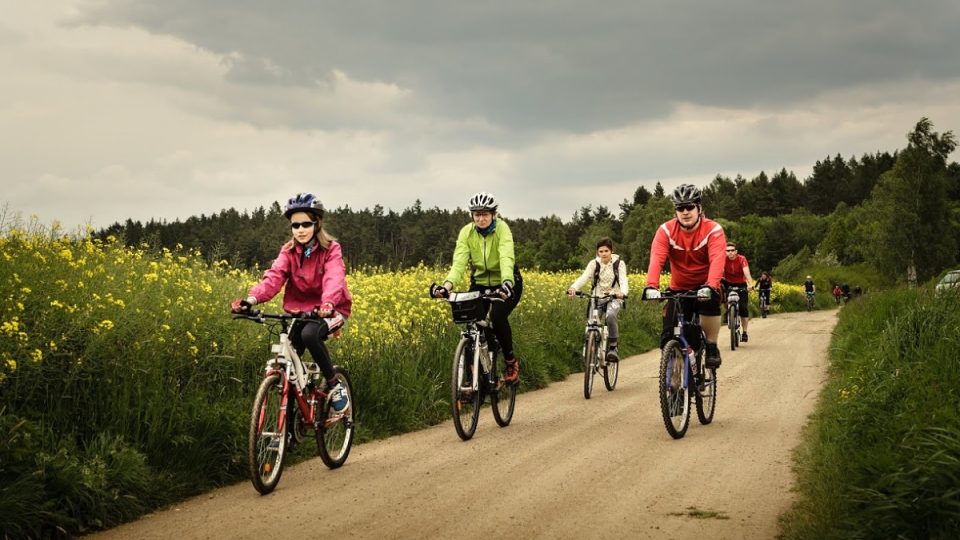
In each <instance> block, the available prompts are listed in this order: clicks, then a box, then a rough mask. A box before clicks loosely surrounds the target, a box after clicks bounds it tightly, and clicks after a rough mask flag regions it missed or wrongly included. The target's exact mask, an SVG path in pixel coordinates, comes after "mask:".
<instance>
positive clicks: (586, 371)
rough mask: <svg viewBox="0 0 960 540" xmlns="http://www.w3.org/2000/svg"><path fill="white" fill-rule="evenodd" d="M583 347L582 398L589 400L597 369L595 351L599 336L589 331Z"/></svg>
mask: <svg viewBox="0 0 960 540" xmlns="http://www.w3.org/2000/svg"><path fill="white" fill-rule="evenodd" d="M585 339H586V342H585V343H584V346H583V397H584V399H590V395H591V394H592V393H593V376H594V375H595V374H596V372H597V369H596V366H597V349H598V348H599V347H600V335H599V334H598V333H597V332H596V331H595V330H591V331H589V332H587V336H586V338H585Z"/></svg>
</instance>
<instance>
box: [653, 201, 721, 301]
mask: <svg viewBox="0 0 960 540" xmlns="http://www.w3.org/2000/svg"><path fill="white" fill-rule="evenodd" d="M726 247H727V235H726V234H724V232H723V227H721V226H720V224H719V223H717V222H715V221H713V220H710V219H707V218H705V217H702V216H701V218H700V224H699V225H698V226H697V228H696V229H694V230H692V231H689V232H688V231H685V230H683V228H682V227H681V226H680V221H679V220H677V218H673V219H671V220H670V221H668V222H666V223H664V224H663V225H661V226H660V228H659V229H657V234H656V235H654V237H653V244H651V246H650V267H649V268H648V269H647V286H648V287H659V286H660V271H661V270H662V269H663V263H664V262H666V261H667V260H669V261H670V288H671V289H673V290H675V291H690V290H693V289H696V288H697V287H700V286H701V285H703V284H707V285H709V286H711V287H713V288H715V289H719V288H720V279H721V278H723V261H725V260H726V259H727V256H726V252H725V251H724V250H725V249H726Z"/></svg>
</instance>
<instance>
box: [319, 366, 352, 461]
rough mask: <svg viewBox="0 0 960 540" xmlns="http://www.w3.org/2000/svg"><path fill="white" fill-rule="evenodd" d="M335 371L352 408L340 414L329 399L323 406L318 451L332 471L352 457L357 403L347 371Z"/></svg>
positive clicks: (337, 368) (336, 368)
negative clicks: (354, 414)
mask: <svg viewBox="0 0 960 540" xmlns="http://www.w3.org/2000/svg"><path fill="white" fill-rule="evenodd" d="M334 371H335V372H336V376H337V379H338V380H339V381H340V384H342V385H343V389H344V390H346V392H347V396H348V397H349V398H350V406H349V407H347V410H346V411H344V412H339V413H338V412H337V411H335V410H334V409H333V405H332V404H331V403H330V400H329V399H327V401H326V403H324V404H323V409H322V411H323V414H322V415H320V418H321V419H322V421H321V422H320V423H319V424H317V450H319V451H320V459H322V460H323V464H324V465H326V466H327V467H329V468H331V469H336V468H337V467H339V466H341V465H343V463H344V462H345V461H347V456H349V455H350V448H351V447H352V446H353V428H354V420H353V411H354V405H355V403H356V402H355V401H354V400H353V386H351V385H350V376H349V375H347V372H346V370H344V369H343V368H341V367H334Z"/></svg>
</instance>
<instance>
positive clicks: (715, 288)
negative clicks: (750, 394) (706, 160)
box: [643, 184, 727, 368]
mask: <svg viewBox="0 0 960 540" xmlns="http://www.w3.org/2000/svg"><path fill="white" fill-rule="evenodd" d="M671 198H672V200H673V205H674V207H675V209H676V217H674V218H673V219H671V220H670V221H668V222H666V223H664V224H663V225H661V226H660V228H658V229H657V233H656V234H655V235H654V237H653V244H651V246H650V267H649V268H648V269H647V287H646V288H645V289H644V291H643V298H644V299H648V300H652V299H655V298H659V296H660V291H659V289H658V287H659V285H660V272H661V271H662V270H663V263H664V262H666V261H667V260H669V261H670V285H669V290H671V291H674V292H683V291H693V290H696V291H697V297H698V300H699V301H694V300H692V299H683V300H682V302H683V304H682V306H683V310H684V313H689V314H693V313H700V326H701V327H703V333H704V334H705V335H706V338H707V343H706V348H707V357H706V362H705V365H706V367H707V368H718V367H720V349H719V348H718V347H717V336H718V335H719V334H720V280H721V278H723V265H724V261H725V260H726V259H725V258H724V248H725V246H726V244H727V237H726V235H725V234H724V232H723V227H721V226H720V224H719V223H716V222H715V221H712V220H710V219H707V218H706V217H705V216H704V215H703V208H702V207H701V205H700V200H701V194H700V189H699V188H698V187H696V186H693V185H690V184H682V185H680V186H678V187H677V189H675V190H674V191H673V195H672V197H671ZM667 306H668V309H667V310H666V311H665V312H664V318H663V334H662V335H661V340H662V341H661V345H662V344H663V343H664V342H665V341H666V340H668V339H670V337H671V336H672V335H673V324H674V319H675V317H674V314H673V309H672V306H673V304H670V303H668V304H667Z"/></svg>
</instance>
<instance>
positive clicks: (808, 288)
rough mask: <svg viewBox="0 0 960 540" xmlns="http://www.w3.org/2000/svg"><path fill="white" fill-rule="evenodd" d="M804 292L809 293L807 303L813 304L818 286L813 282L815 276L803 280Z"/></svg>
mask: <svg viewBox="0 0 960 540" xmlns="http://www.w3.org/2000/svg"><path fill="white" fill-rule="evenodd" d="M803 292H805V293H807V303H808V304H813V296H814V295H815V294H816V293H817V286H816V285H814V284H813V277H812V276H807V279H806V280H805V281H804V282H803Z"/></svg>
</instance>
